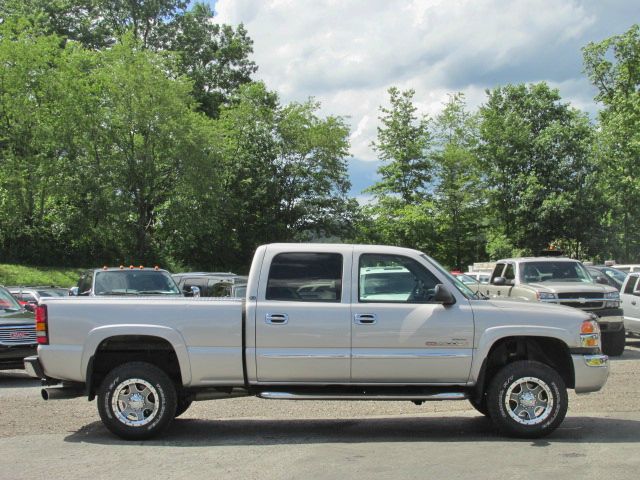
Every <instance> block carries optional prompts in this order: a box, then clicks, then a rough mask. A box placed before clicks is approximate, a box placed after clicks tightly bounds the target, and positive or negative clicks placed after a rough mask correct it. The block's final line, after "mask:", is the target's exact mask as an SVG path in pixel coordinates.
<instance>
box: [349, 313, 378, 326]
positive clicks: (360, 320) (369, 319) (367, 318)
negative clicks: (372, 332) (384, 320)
mask: <svg viewBox="0 0 640 480" xmlns="http://www.w3.org/2000/svg"><path fill="white" fill-rule="evenodd" d="M377 320H378V317H377V315H376V314H375V313H356V314H355V315H354V316H353V321H354V322H355V323H357V324H359V325H373V324H374V323H376V321H377Z"/></svg>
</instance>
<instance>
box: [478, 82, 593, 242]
mask: <svg viewBox="0 0 640 480" xmlns="http://www.w3.org/2000/svg"><path fill="white" fill-rule="evenodd" d="M487 94H488V99H487V102H486V103H485V104H484V105H483V106H482V107H481V108H480V117H481V124H480V135H481V143H480V146H479V149H478V152H479V154H480V157H481V161H482V169H483V171H484V172H486V178H487V183H488V187H489V193H490V196H489V198H490V212H491V215H492V228H493V229H494V232H493V234H492V235H491V236H492V237H493V238H495V239H497V240H499V243H500V244H502V245H505V244H509V243H510V244H512V245H513V246H514V248H515V249H517V250H518V251H519V253H522V252H526V253H537V252H538V251H540V250H542V249H544V248H546V247H547V246H548V245H549V243H551V242H553V241H554V240H557V239H564V240H565V242H566V243H569V244H570V245H572V246H573V247H572V252H571V253H574V254H580V253H583V250H584V249H585V248H586V245H587V243H588V239H589V237H590V233H591V231H592V229H593V228H595V227H597V224H598V218H597V215H594V211H597V208H599V205H598V204H597V202H596V201H595V200H596V199H594V198H593V196H592V195H591V193H592V192H591V189H592V185H593V180H594V173H595V166H594V162H593V159H592V156H591V141H592V134H593V130H592V127H591V125H590V123H589V121H588V119H587V117H586V115H585V114H584V113H582V112H579V111H578V110H576V109H574V108H572V107H570V106H569V105H568V104H566V103H562V102H561V98H560V95H559V93H558V91H557V90H555V89H551V88H549V86H548V85H547V84H545V83H539V84H532V85H523V84H521V85H507V86H505V87H498V88H496V89H494V90H492V91H488V92H487ZM505 240H507V242H506V243H505Z"/></svg>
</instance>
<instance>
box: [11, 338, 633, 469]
mask: <svg viewBox="0 0 640 480" xmlns="http://www.w3.org/2000/svg"><path fill="white" fill-rule="evenodd" d="M639 442H640V339H638V338H634V339H628V340H627V348H626V350H625V353H624V355H623V356H622V357H620V358H618V359H614V360H612V362H611V374H610V377H609V381H608V383H607V385H606V386H605V388H604V390H603V391H601V392H598V393H594V394H590V395H585V396H576V395H574V394H571V395H570V405H569V413H568V415H567V419H566V420H565V422H564V423H563V424H562V425H561V427H560V428H559V429H558V430H557V431H556V432H555V433H554V434H553V435H552V436H550V437H547V438H544V439H540V440H513V439H508V438H503V437H500V436H498V435H496V433H495V431H494V430H493V428H492V426H491V424H490V422H489V421H488V420H486V419H485V418H484V417H482V416H480V415H479V414H477V413H476V412H475V410H473V409H472V408H471V407H470V406H469V404H468V403H467V402H466V401H465V402H440V403H435V402H434V403H426V404H424V405H422V406H416V405H414V404H412V403H409V402H287V401H268V400H259V399H255V398H243V399H233V400H221V401H208V402H199V403H195V404H194V405H193V406H192V407H191V409H190V410H189V411H187V413H185V414H184V415H183V417H180V418H179V419H177V420H176V421H175V423H174V424H173V426H172V428H171V429H170V430H169V432H168V433H167V434H166V435H164V436H163V437H161V438H159V439H157V440H154V441H149V442H144V443H142V442H125V441H122V440H120V439H118V438H116V437H114V436H112V435H111V434H110V433H108V432H107V431H106V429H105V428H104V427H103V426H102V424H101V423H100V421H99V418H98V415H97V411H96V405H95V402H91V403H89V402H87V401H86V399H74V400H60V401H49V402H44V401H43V400H42V399H41V398H40V395H39V385H38V382H37V381H34V380H32V379H30V378H28V377H27V376H26V374H25V373H24V372H22V371H6V372H0V478H3V479H5V478H6V479H21V478H25V479H26V478H29V479H37V478H66V479H75V478H82V479H87V478H118V477H124V478H128V479H132V478H136V479H145V478H190V479H197V478H207V479H216V478H243V479H253V478H256V479H258V478H259V479H266V478H278V479H288V478H291V479H294V478H296V479H297V478H322V479H324V478H326V479H332V478H384V479H386V478H389V479H391V478H402V479H404V478H408V479H414V478H415V479H425V478H436V479H437V478H494V479H501V478H505V479H506V478H510V479H513V478H536V479H540V478H545V477H551V478H554V477H561V478H607V479H612V478H633V477H634V476H635V475H637V472H638V470H639V469H640V455H639V454H638V448H639V446H640V443H639ZM634 472H635V473H634Z"/></svg>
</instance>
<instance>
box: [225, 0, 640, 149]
mask: <svg viewBox="0 0 640 480" xmlns="http://www.w3.org/2000/svg"><path fill="white" fill-rule="evenodd" d="M631 3H635V2H627V3H626V4H625V3H624V2H622V1H618V0H616V1H615V2H613V3H612V6H611V8H604V7H603V5H602V4H601V2H600V1H599V0H581V1H578V0H567V1H563V2H559V1H557V0H413V1H406V0H369V1H366V2H364V1H356V0H353V1H347V0H218V2H217V3H216V6H215V9H216V11H217V13H218V16H217V19H218V21H220V22H223V23H231V24H238V23H240V22H242V23H244V24H245V26H246V27H247V30H248V32H249V35H250V36H251V38H252V39H253V40H254V59H255V61H256V63H257V64H258V66H259V71H258V74H257V77H258V78H260V79H262V80H264V81H265V82H266V83H267V85H268V87H269V88H270V89H273V90H276V91H277V92H278V93H279V94H280V95H281V97H282V99H283V100H284V101H292V100H297V101H303V100H306V99H307V98H308V97H315V98H316V99H317V100H319V101H320V102H321V103H322V106H323V111H324V113H327V114H328V113H331V114H336V115H343V116H348V117H349V119H350V122H351V126H352V134H351V142H352V154H353V155H354V156H355V157H357V158H360V159H363V160H375V153H374V152H373V151H372V150H371V148H370V144H371V141H372V140H374V139H375V135H376V127H377V125H378V116H379V111H378V107H379V106H380V105H381V104H384V103H386V102H387V101H388V96H387V93H386V90H387V89H388V88H389V87H390V86H397V87H399V88H401V89H406V88H413V89H415V90H416V97H415V100H416V104H417V105H418V107H419V109H420V110H421V112H424V113H430V114H435V113H437V112H438V111H439V110H440V109H441V108H442V103H443V102H444V101H446V100H447V95H448V94H449V93H452V92H456V91H463V92H464V93H465V94H466V96H467V100H468V102H469V104H470V105H471V106H477V105H478V104H480V103H481V102H482V101H483V100H484V90H485V89H486V88H492V87H495V86H497V85H500V84H505V83H510V82H511V83H516V82H537V81H542V80H546V81H548V82H550V83H551V84H552V85H554V86H556V87H558V88H560V91H561V93H562V94H563V95H564V96H565V99H566V100H569V101H573V102H574V103H575V105H576V106H577V107H579V108H583V109H587V110H589V111H590V112H594V111H595V107H594V105H593V103H592V101H591V100H590V98H589V95H592V90H590V87H589V84H588V81H587V80H586V79H585V78H584V76H583V74H582V59H581V53H580V48H581V47H582V46H584V45H585V44H586V43H587V42H589V41H591V40H600V39H601V38H603V36H608V35H612V34H614V33H620V32H622V31H624V30H626V29H627V28H628V25H625V24H624V21H628V22H631V21H632V19H631V17H629V14H630V9H633V8H634V7H630V6H629V5H630V4H631ZM623 10H624V11H623ZM635 11H636V12H637V13H640V6H638V7H635ZM638 17H639V15H635V17H634V18H638ZM625 19H626V20H625Z"/></svg>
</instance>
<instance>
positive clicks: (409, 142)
mask: <svg viewBox="0 0 640 480" xmlns="http://www.w3.org/2000/svg"><path fill="white" fill-rule="evenodd" d="M414 95H415V92H414V91H413V90H407V91H403V92H401V91H400V90H398V89H397V88H395V87H392V88H390V89H389V100H390V107H388V108H387V107H380V112H381V116H380V122H381V126H380V127H378V135H377V140H376V141H375V142H374V143H373V144H372V146H373V148H374V150H375V151H376V152H377V153H378V156H379V158H380V159H381V160H382V161H383V162H384V163H383V165H382V166H381V167H380V168H379V169H378V173H379V174H380V176H381V180H380V181H379V182H377V183H376V184H374V185H373V186H372V187H370V188H369V189H367V190H366V191H368V192H371V193H373V194H374V203H372V204H371V205H368V206H365V207H364V208H363V212H362V213H363V218H362V223H361V224H360V225H359V230H360V233H359V234H358V240H359V241H364V242H368V243H371V242H379V243H388V244H394V245H402V246H407V247H416V248H422V249H426V250H431V246H432V244H433V239H434V226H433V222H432V218H433V204H432V201H431V193H432V192H431V191H430V189H429V187H430V182H431V180H432V177H433V170H434V169H433V165H432V163H431V161H430V158H429V147H430V145H431V141H432V138H431V132H430V130H429V119H428V118H427V117H426V116H421V117H418V114H417V108H416V106H415V105H414V103H413V97H414Z"/></svg>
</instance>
